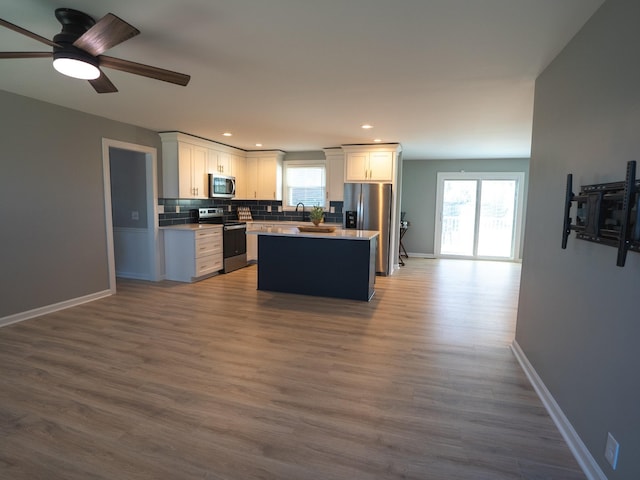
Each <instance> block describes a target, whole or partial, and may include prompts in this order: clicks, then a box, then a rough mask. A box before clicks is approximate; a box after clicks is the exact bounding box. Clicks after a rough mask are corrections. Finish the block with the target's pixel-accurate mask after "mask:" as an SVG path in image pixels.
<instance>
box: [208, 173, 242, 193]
mask: <svg viewBox="0 0 640 480" xmlns="http://www.w3.org/2000/svg"><path fill="white" fill-rule="evenodd" d="M235 196H236V177H229V176H227V175H219V174H217V173H210V174H209V197H211V198H233V197H235Z"/></svg>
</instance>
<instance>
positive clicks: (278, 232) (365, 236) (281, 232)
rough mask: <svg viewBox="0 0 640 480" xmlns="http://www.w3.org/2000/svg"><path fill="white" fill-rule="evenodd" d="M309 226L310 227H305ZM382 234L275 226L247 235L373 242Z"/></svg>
mask: <svg viewBox="0 0 640 480" xmlns="http://www.w3.org/2000/svg"><path fill="white" fill-rule="evenodd" d="M304 226H308V225H304ZM379 234H380V233H379V232H378V231H375V230H352V229H336V230H335V232H331V233H327V232H301V231H300V230H298V229H297V228H296V227H294V226H286V227H285V226H282V227H278V226H274V227H267V228H264V229H263V230H255V231H247V235H269V236H276V237H307V238H327V239H338V240H371V239H372V238H375V237H377V236H378V235H379Z"/></svg>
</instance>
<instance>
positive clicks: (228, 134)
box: [222, 132, 233, 137]
mask: <svg viewBox="0 0 640 480" xmlns="http://www.w3.org/2000/svg"><path fill="white" fill-rule="evenodd" d="M222 135H224V136H225V137H230V136H231V135H233V134H232V133H231V132H224V133H223V134H222Z"/></svg>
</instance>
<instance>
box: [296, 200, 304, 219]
mask: <svg viewBox="0 0 640 480" xmlns="http://www.w3.org/2000/svg"><path fill="white" fill-rule="evenodd" d="M300 205H302V220H304V203H302V202H298V204H297V205H296V213H297V212H298V207H299V206H300Z"/></svg>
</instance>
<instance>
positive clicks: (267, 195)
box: [257, 157, 282, 200]
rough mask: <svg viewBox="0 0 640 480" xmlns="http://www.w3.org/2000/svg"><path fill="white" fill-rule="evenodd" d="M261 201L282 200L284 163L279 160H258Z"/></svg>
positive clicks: (270, 158)
mask: <svg viewBox="0 0 640 480" xmlns="http://www.w3.org/2000/svg"><path fill="white" fill-rule="evenodd" d="M257 198H258V199H259V200H282V162H280V161H279V160H278V159H277V158H272V157H259V158H258V197H257Z"/></svg>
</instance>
